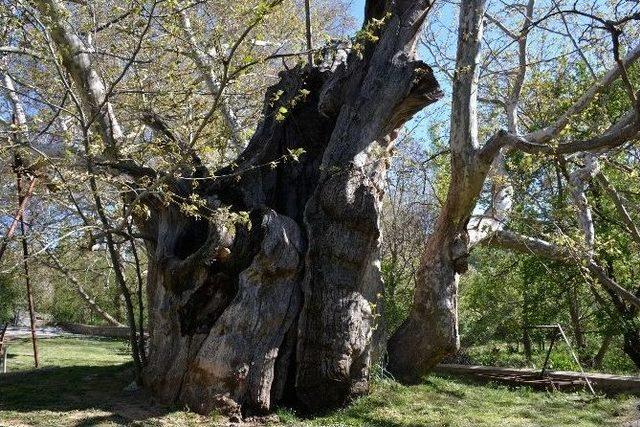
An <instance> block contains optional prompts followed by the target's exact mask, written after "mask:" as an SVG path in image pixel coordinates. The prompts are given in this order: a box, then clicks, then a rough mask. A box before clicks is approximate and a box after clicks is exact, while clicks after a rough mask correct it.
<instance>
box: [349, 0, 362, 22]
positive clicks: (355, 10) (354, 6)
mask: <svg viewBox="0 0 640 427" xmlns="http://www.w3.org/2000/svg"><path fill="white" fill-rule="evenodd" d="M364 1H365V0H351V14H352V15H353V16H355V17H356V20H357V22H356V24H357V25H358V26H360V25H362V20H363V18H364Z"/></svg>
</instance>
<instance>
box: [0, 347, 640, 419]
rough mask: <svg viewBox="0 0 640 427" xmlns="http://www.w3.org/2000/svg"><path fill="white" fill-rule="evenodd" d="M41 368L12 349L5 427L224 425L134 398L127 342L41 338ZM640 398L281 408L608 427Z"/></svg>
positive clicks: (429, 395) (390, 388)
mask: <svg viewBox="0 0 640 427" xmlns="http://www.w3.org/2000/svg"><path fill="white" fill-rule="evenodd" d="M40 349H41V363H42V365H43V366H44V367H43V368H41V369H39V370H37V371H36V370H32V366H33V359H32V358H31V347H30V343H29V342H28V341H26V340H25V341H20V342H14V343H13V344H12V345H11V346H10V349H9V356H10V358H9V364H8V365H9V372H10V373H9V374H7V375H6V376H2V375H0V426H3V427H4V426H11V427H20V426H74V427H81V426H119V425H132V426H190V425H194V426H205V425H210V426H217V425H225V423H224V421H223V420H222V419H221V418H220V417H202V416H198V415H196V414H192V413H190V412H188V411H187V410H185V409H184V408H172V407H166V406H162V405H159V404H157V403H154V402H153V400H152V399H151V398H150V397H149V396H147V395H146V394H145V393H144V392H141V391H127V389H126V388H127V385H128V384H129V383H130V378H131V365H130V364H129V363H128V360H129V359H128V355H127V348H126V344H125V343H124V342H123V341H117V340H99V339H93V338H92V339H89V338H86V339H80V338H54V339H47V340H41V341H40ZM637 404H638V400H637V398H634V397H629V396H618V397H616V398H605V397H598V398H592V397H591V396H589V395H587V394H583V393H547V392H536V391H532V390H530V389H528V388H518V389H510V388H507V387H504V386H498V385H479V384H472V383H465V382H463V381H462V380H459V379H452V378H444V377H438V376H431V377H429V378H428V379H427V381H425V383H424V384H422V385H418V386H412V387H405V386H401V385H399V384H397V383H395V382H392V381H379V382H376V383H375V385H374V386H373V390H372V393H371V395H370V396H369V397H366V398H363V399H359V400H358V401H356V402H354V404H352V405H351V406H350V407H348V408H346V409H344V410H341V411H335V412H331V413H329V414H326V415H324V416H322V417H318V418H313V419H304V418H301V417H298V416H297V415H296V414H295V412H294V411H292V410H286V409H280V410H278V415H279V416H280V420H281V421H280V423H276V424H272V425H280V426H282V425H287V426H289V425H290V426H373V427H379V426H390V427H395V426H398V427H399V426H405V427H417V426H431V425H433V426H476V425H486V426H501V425H502V426H602V425H612V426H613V425H621V424H623V423H624V422H626V421H631V420H633V419H638V418H640V415H638V413H637V411H636V408H635V406H636V405H637Z"/></svg>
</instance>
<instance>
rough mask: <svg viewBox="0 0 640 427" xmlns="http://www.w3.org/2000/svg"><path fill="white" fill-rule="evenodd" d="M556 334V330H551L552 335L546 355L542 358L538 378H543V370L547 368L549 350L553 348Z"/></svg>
mask: <svg viewBox="0 0 640 427" xmlns="http://www.w3.org/2000/svg"><path fill="white" fill-rule="evenodd" d="M557 336H558V331H556V330H554V331H553V335H552V336H551V343H550V344H549V350H548V351H547V356H546V357H545V358H544V364H543V365H542V371H541V372H540V378H544V371H546V370H547V363H549V357H550V356H551V350H553V344H554V343H555V342H556V338H557ZM543 342H544V341H543Z"/></svg>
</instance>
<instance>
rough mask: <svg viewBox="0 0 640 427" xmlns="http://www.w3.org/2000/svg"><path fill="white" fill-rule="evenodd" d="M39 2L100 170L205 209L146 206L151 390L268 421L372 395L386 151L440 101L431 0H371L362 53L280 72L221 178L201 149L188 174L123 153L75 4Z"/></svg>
mask: <svg viewBox="0 0 640 427" xmlns="http://www.w3.org/2000/svg"><path fill="white" fill-rule="evenodd" d="M38 4H39V6H38V7H39V9H40V11H41V13H42V14H44V15H47V16H48V21H50V22H51V34H52V38H53V40H54V41H55V43H56V45H57V46H58V47H59V50H60V53H61V55H62V58H63V63H64V65H65V67H66V68H67V71H68V72H69V73H70V74H71V75H72V76H73V80H74V83H75V85H76V89H77V90H80V91H81V92H82V95H83V96H82V97H81V99H82V102H83V107H84V108H85V109H86V110H87V111H88V112H89V113H90V114H91V115H92V116H95V117H97V120H95V121H94V125H95V126H97V127H98V128H99V130H100V132H99V133H100V135H101V136H102V138H103V139H104V140H105V143H106V146H107V150H105V153H104V154H103V155H104V156H105V157H107V160H106V161H103V162H100V164H101V165H103V166H109V167H111V168H113V169H115V170H118V171H120V172H123V173H126V174H128V175H129V176H131V177H133V178H134V179H136V178H137V177H143V178H144V179H145V180H147V181H148V179H149V177H152V178H160V179H162V180H163V181H164V183H166V185H167V188H168V189H169V190H168V192H170V193H172V194H173V196H174V200H193V198H194V196H197V197H196V199H198V200H204V201H205V202H206V207H204V208H202V209H201V211H200V212H198V214H199V216H189V215H187V214H186V213H185V212H184V211H183V210H181V207H180V206H179V202H176V203H168V204H167V203H166V197H163V198H162V199H160V198H158V199H156V198H155V196H153V195H149V193H146V194H147V196H145V197H144V198H142V199H141V200H142V202H143V203H145V204H146V206H147V207H148V212H149V214H148V215H147V216H143V215H142V213H141V210H134V214H135V215H136V218H135V219H136V222H137V224H138V226H139V228H140V229H141V231H142V232H143V233H144V234H145V235H146V236H148V240H147V243H146V249H147V254H148V260H149V266H148V285H147V286H148V291H147V294H148V299H149V301H148V304H147V306H148V308H149V311H150V313H149V334H150V337H149V342H148V344H149V351H148V357H147V364H146V366H145V369H144V383H145V385H146V386H147V387H148V388H149V389H150V390H151V391H152V392H153V393H154V394H155V395H156V396H158V397H160V398H161V399H162V400H164V401H167V402H179V403H183V404H186V405H188V406H189V407H190V408H191V409H192V410H195V411H197V412H200V413H208V412H210V411H212V410H214V409H215V410H221V411H224V412H227V413H236V414H239V413H240V412H243V413H249V412H250V413H261V412H265V411H268V410H270V409H271V408H272V407H273V405H274V403H275V402H278V401H280V400H284V399H287V400H289V401H296V402H299V403H301V404H302V405H303V406H304V407H306V408H307V409H309V410H312V411H313V410H320V409H324V408H331V407H336V406H340V405H343V404H344V403H346V402H348V401H349V400H350V399H352V398H353V397H356V396H359V395H362V394H363V393H366V392H367V390H368V380H369V368H370V365H371V353H372V348H373V347H374V344H375V343H374V342H373V341H374V337H377V336H381V335H382V334H374V331H375V328H376V318H377V316H378V314H379V312H378V310H379V306H378V300H379V299H380V296H381V291H382V281H381V278H380V259H379V258H380V255H379V250H380V239H381V230H380V221H379V214H380V208H381V199H382V195H383V187H384V178H385V173H386V168H387V162H388V153H389V152H390V150H391V149H392V147H393V143H394V140H395V138H396V135H397V132H398V129H399V128H400V127H401V126H402V125H403V124H404V123H405V122H406V121H407V120H409V119H410V118H411V117H412V116H413V115H414V114H415V113H416V112H418V111H419V110H421V109H422V108H424V107H425V106H426V105H429V104H430V103H432V102H435V101H436V100H437V99H439V98H440V97H441V96H442V94H441V91H440V89H439V86H438V83H437V81H436V80H435V78H434V76H433V73H432V70H431V68H429V67H428V66H427V65H426V64H424V63H422V62H420V61H418V60H416V59H415V44H416V40H417V36H418V33H419V31H420V29H421V26H422V23H423V22H424V20H425V18H426V16H427V14H428V12H429V10H430V9H431V6H432V1H430V0H394V1H385V0H369V1H368V2H367V5H366V12H365V21H367V23H365V28H363V31H362V32H361V33H360V34H361V35H362V37H357V38H356V39H355V41H354V43H355V44H354V45H353V46H349V45H348V44H341V45H337V46H333V47H329V48H327V49H325V51H324V52H322V53H323V56H324V57H323V60H322V61H320V62H321V65H319V66H317V67H312V66H307V67H305V68H300V67H296V68H294V69H290V70H287V71H286V72H283V73H281V75H280V82H279V83H278V84H276V85H274V86H273V87H272V88H270V89H269V90H268V91H267V94H266V96H265V101H264V111H263V120H262V122H261V124H260V126H259V127H258V130H257V131H256V133H255V134H254V136H253V138H252V139H251V141H250V142H249V145H248V146H247V148H246V149H245V150H244V152H243V153H242V154H241V155H240V156H239V157H238V158H237V159H236V161H235V162H233V163H232V165H231V166H229V167H226V168H223V169H222V170H219V171H217V172H215V173H214V174H210V173H209V172H208V171H207V170H206V168H205V167H203V166H202V164H201V163H200V162H199V160H198V158H197V156H196V155H193V154H192V158H193V161H194V164H193V165H192V166H193V167H185V168H183V169H182V170H181V176H179V177H177V178H176V177H175V175H174V174H171V175H162V172H158V171H154V170H152V169H150V168H147V167H141V166H138V165H136V164H135V162H134V161H133V160H131V159H122V158H121V157H120V156H119V154H118V150H119V147H120V143H121V141H120V138H119V137H118V136H119V135H120V133H119V132H116V130H118V129H119V128H117V127H116V125H117V121H116V120H115V118H116V115H117V114H116V110H117V108H116V107H117V106H111V104H109V103H108V102H107V101H108V100H107V99H106V98H105V96H106V95H105V94H106V92H105V88H104V85H102V81H101V80H100V79H99V78H97V76H98V74H97V71H96V67H94V65H93V64H92V62H91V57H90V55H88V54H87V53H86V49H84V48H83V42H82V41H81V40H80V39H79V38H78V36H77V35H75V33H74V32H73V28H72V27H71V26H70V25H69V23H68V21H67V20H66V13H65V8H64V5H63V4H62V2H61V1H60V0H47V1H46V2H41V3H38ZM185 29H187V30H188V25H185ZM301 150H303V151H304V154H302V155H301V156H300V157H299V159H298V160H294V159H293V157H295V156H297V155H299V154H300V152H301ZM194 178H196V179H194ZM140 181H141V182H143V181H142V180H140ZM125 198H130V199H135V195H131V194H128V195H125ZM244 212H247V213H248V215H243V213H244ZM245 217H248V219H247V220H239V219H238V218H245Z"/></svg>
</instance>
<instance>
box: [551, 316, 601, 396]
mask: <svg viewBox="0 0 640 427" xmlns="http://www.w3.org/2000/svg"><path fill="white" fill-rule="evenodd" d="M558 329H559V330H560V333H561V334H562V338H564V342H566V343H567V347H569V351H570V352H571V356H573V360H575V361H576V363H577V364H578V368H580V372H581V373H582V376H583V377H584V380H585V381H586V382H587V387H589V390H590V391H591V394H593V395H594V396H595V395H596V392H595V391H594V390H593V387H592V386H591V381H589V378H588V377H587V374H586V373H585V372H584V369H582V365H581V364H580V360H579V359H578V356H576V354H575V353H574V351H573V347H571V343H569V340H568V339H567V336H566V335H565V333H564V330H563V329H562V326H560V324H559V323H558Z"/></svg>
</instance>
